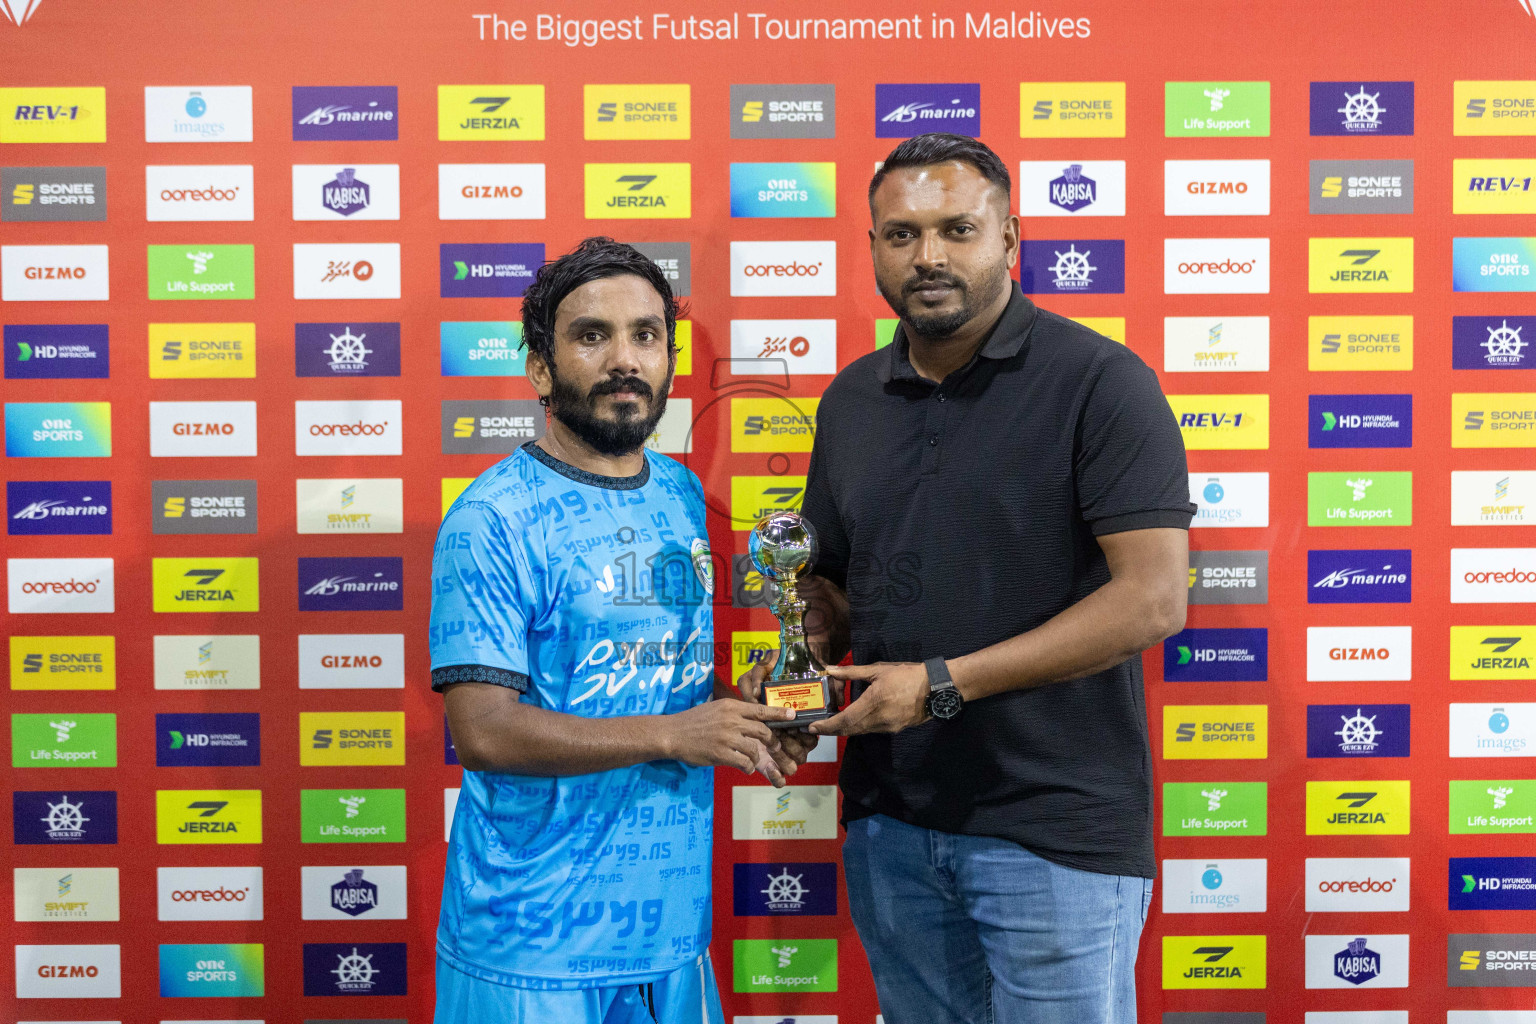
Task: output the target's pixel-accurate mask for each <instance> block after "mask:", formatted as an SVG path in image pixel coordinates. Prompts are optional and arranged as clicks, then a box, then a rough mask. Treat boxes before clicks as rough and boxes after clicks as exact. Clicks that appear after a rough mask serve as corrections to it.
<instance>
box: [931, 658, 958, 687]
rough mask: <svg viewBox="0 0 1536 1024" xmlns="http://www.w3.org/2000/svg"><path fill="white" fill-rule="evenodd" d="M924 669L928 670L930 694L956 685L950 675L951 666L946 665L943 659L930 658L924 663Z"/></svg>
mask: <svg viewBox="0 0 1536 1024" xmlns="http://www.w3.org/2000/svg"><path fill="white" fill-rule="evenodd" d="M923 667H924V668H926V669H927V670H928V692H929V693H932V692H934V691H935V690H942V689H944V687H946V686H954V685H955V681H954V679H953V678H951V677H950V674H949V666H948V665H946V664H944V659H943V658H929V659H928V660H927V661H925V662H923Z"/></svg>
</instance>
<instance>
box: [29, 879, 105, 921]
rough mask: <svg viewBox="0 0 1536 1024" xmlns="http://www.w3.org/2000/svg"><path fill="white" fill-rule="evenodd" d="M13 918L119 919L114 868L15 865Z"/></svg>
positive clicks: (51, 919) (61, 919) (46, 919)
mask: <svg viewBox="0 0 1536 1024" xmlns="http://www.w3.org/2000/svg"><path fill="white" fill-rule="evenodd" d="M14 871H15V874H14V876H13V877H14V879H15V881H14V886H15V895H16V899H15V902H14V907H15V919H16V920H17V921H119V920H121V919H122V908H121V903H120V900H119V897H118V871H117V868H77V867H52V868H15V869H14Z"/></svg>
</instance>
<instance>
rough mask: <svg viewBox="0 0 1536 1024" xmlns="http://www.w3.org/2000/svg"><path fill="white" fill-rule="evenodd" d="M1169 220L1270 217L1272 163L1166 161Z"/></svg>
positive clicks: (1165, 199) (1165, 197)
mask: <svg viewBox="0 0 1536 1024" xmlns="http://www.w3.org/2000/svg"><path fill="white" fill-rule="evenodd" d="M1163 214H1164V215H1165V216H1168V217H1244V216H1246V217H1266V216H1268V215H1269V161H1268V160H1165V161H1163Z"/></svg>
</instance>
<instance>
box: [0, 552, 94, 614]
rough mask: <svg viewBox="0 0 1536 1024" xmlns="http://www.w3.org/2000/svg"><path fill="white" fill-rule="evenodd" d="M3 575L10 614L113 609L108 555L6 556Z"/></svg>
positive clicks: (85, 612) (84, 612) (81, 612)
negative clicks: (91, 556) (65, 556)
mask: <svg viewBox="0 0 1536 1024" xmlns="http://www.w3.org/2000/svg"><path fill="white" fill-rule="evenodd" d="M5 576H6V580H5V582H6V597H7V600H8V604H7V608H8V610H9V611H10V613H11V614H12V615H59V614H64V613H80V614H91V613H97V612H112V611H116V598H115V592H116V586H115V579H116V577H115V573H114V564H113V561H112V559H110V558H8V559H6V563H5Z"/></svg>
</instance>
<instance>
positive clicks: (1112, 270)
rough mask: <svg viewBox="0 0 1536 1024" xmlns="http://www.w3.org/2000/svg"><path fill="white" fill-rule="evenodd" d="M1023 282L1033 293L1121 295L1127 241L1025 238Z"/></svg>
mask: <svg viewBox="0 0 1536 1024" xmlns="http://www.w3.org/2000/svg"><path fill="white" fill-rule="evenodd" d="M1019 284H1020V286H1021V287H1022V288H1023V289H1024V292H1025V293H1026V294H1029V295H1121V294H1123V293H1124V292H1125V242H1124V241H1123V240H1121V239H1118V238H1092V239H1070V240H1069V239H1063V240H1061V241H1034V240H1029V241H1024V242H1021V243H1020V244H1019Z"/></svg>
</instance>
